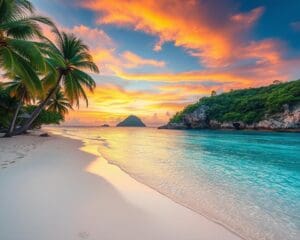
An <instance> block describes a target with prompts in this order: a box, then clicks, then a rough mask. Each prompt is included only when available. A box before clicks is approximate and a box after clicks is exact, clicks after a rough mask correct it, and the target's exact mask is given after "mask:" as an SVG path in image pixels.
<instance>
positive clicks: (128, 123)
mask: <svg viewBox="0 0 300 240" xmlns="http://www.w3.org/2000/svg"><path fill="white" fill-rule="evenodd" d="M117 127H146V125H145V124H144V123H143V122H142V120H141V119H139V118H138V117H137V116H134V115H130V116H128V117H127V118H126V119H124V120H123V121H122V122H120V123H118V124H117Z"/></svg>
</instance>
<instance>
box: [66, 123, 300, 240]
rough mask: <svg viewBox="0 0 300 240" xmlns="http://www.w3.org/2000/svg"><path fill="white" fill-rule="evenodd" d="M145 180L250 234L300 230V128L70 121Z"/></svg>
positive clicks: (293, 235) (289, 238) (290, 234)
mask: <svg viewBox="0 0 300 240" xmlns="http://www.w3.org/2000/svg"><path fill="white" fill-rule="evenodd" d="M64 133H65V134H71V135H73V136H76V137H78V138H84V139H86V140H87V141H92V142H95V141H96V142H98V143H99V151H100V153H101V155H103V156H104V157H105V158H106V159H107V160H108V161H109V162H110V163H112V164H115V165H117V166H119V167H120V168H121V169H123V170H124V171H125V172H127V173H128V174H130V175H131V176H133V177H134V178H136V179H137V180H138V181H141V182H142V183H145V184H147V185H149V186H150V187H152V188H154V189H155V190H157V191H158V192H160V193H162V194H164V195H166V196H168V197H170V198H171V199H173V200H174V201H176V202H178V203H180V204H182V205H184V206H186V207H188V208H191V209H192V210H194V211H196V212H198V213H200V214H202V215H204V216H206V217H208V218H209V219H211V220H213V221H215V222H218V223H220V224H222V225H224V226H225V227H227V228H229V229H230V230H232V231H234V232H236V233H237V234H239V235H240V236H243V237H244V238H246V239H270V240H281V239H286V240H296V239H299V236H300V230H299V229H300V218H299V216H300V203H299V199H300V137H299V136H300V134H298V133H264V132H222V131H190V132H189V131H169V130H161V131H159V130H156V129H126V128H125V129H120V128H118V129H116V128H110V129H95V128H92V129H67V130H65V132H64Z"/></svg>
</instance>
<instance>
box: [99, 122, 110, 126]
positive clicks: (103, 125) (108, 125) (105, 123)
mask: <svg viewBox="0 0 300 240" xmlns="http://www.w3.org/2000/svg"><path fill="white" fill-rule="evenodd" d="M100 127H109V125H108V124H106V123H105V124H102V125H101V126H100Z"/></svg>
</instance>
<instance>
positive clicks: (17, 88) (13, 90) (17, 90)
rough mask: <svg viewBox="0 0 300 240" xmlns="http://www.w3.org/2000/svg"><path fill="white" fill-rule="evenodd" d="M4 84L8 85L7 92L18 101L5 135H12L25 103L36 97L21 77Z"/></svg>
mask: <svg viewBox="0 0 300 240" xmlns="http://www.w3.org/2000/svg"><path fill="white" fill-rule="evenodd" d="M2 85H3V86H4V87H6V91H7V93H9V95H10V96H11V97H13V98H15V99H16V100H17V101H18V103H17V106H16V109H15V111H14V115H13V118H12V120H11V122H10V125H9V128H8V131H7V133H6V135H5V136H6V137H11V136H12V133H13V131H14V129H15V125H16V120H17V117H18V114H19V112H20V109H21V107H22V106H23V104H24V103H30V102H31V101H32V100H33V99H34V97H33V95H32V93H31V92H30V91H29V90H28V89H27V86H26V85H25V84H24V81H23V80H22V79H21V78H20V77H15V78H14V79H13V80H12V81H10V82H5V83H3V84H2Z"/></svg>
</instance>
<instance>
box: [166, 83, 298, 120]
mask: <svg viewBox="0 0 300 240" xmlns="http://www.w3.org/2000/svg"><path fill="white" fill-rule="evenodd" d="M297 103H300V80H296V81H291V82H286V83H279V84H272V85H269V86H267V87H259V88H250V89H242V90H234V91H230V92H227V93H222V94H220V95H216V96H211V97H203V98H201V99H200V100H199V101H198V102H197V103H195V104H191V105H188V106H187V107H186V108H184V109H183V111H181V112H178V113H177V114H176V115H175V116H173V117H172V118H171V119H170V123H179V122H181V121H182V119H183V116H184V115H185V114H188V113H192V112H193V111H194V110H195V109H197V108H198V107H200V106H203V105H205V106H208V109H209V110H208V117H209V119H214V120H217V121H220V122H227V121H243V122H245V123H247V124H251V123H254V122H258V121H260V120H262V118H263V117H264V116H265V115H266V114H274V113H279V112H282V111H283V105H284V104H288V105H290V106H293V105H295V104H297Z"/></svg>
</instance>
